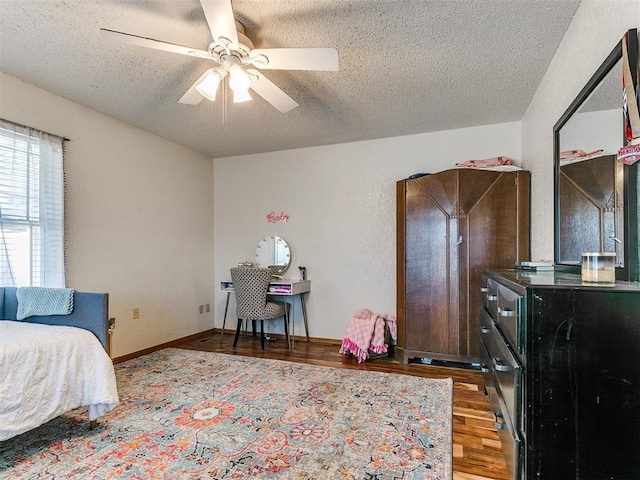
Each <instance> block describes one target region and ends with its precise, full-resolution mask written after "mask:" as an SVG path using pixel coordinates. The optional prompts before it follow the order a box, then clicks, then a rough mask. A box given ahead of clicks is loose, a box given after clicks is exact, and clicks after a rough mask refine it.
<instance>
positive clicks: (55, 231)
mask: <svg viewBox="0 0 640 480" xmlns="http://www.w3.org/2000/svg"><path fill="white" fill-rule="evenodd" d="M62 142H63V139H62V138H61V137H58V136H55V135H51V134H48V133H45V132H41V131H38V130H35V129H32V128H28V127H24V126H21V125H16V124H14V123H11V122H8V121H6V120H0V285H12V286H18V287H19V286H42V287H64V286H65V272H64V178H63V149H62Z"/></svg>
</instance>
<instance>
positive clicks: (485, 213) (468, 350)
mask: <svg viewBox="0 0 640 480" xmlns="http://www.w3.org/2000/svg"><path fill="white" fill-rule="evenodd" d="M528 192H529V172H517V173H516V172H505V173H499V172H493V171H478V170H476V171H467V170H465V171H460V186H459V222H458V223H459V228H460V239H459V242H460V245H459V249H458V254H459V259H458V262H459V264H460V265H463V266H464V267H463V268H460V270H459V277H458V281H459V282H460V286H459V288H458V291H459V292H460V297H459V300H460V306H459V313H460V314H459V317H458V322H459V326H458V330H459V354H460V356H462V357H471V358H477V357H480V320H479V318H478V312H479V311H480V307H481V306H482V303H483V297H482V294H481V292H480V287H481V285H482V273H483V272H484V271H485V270H496V269H503V268H513V266H514V264H515V263H516V262H519V261H522V260H527V259H528V258H529V257H528V255H529V241H528V238H529V235H528V233H529V232H528V228H529V227H528V225H529V221H528V212H529V193H528ZM521 229H524V234H523V235H520V230H521Z"/></svg>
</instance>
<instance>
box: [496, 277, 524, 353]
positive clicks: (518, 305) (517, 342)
mask: <svg viewBox="0 0 640 480" xmlns="http://www.w3.org/2000/svg"><path fill="white" fill-rule="evenodd" d="M489 280H490V279H489ZM496 297H497V299H496V302H495V303H496V313H495V316H494V315H493V314H492V317H493V319H494V320H495V322H496V323H497V324H498V325H499V326H500V330H502V333H503V334H504V336H505V339H506V340H507V343H508V344H509V345H510V346H511V348H513V349H514V350H515V351H517V352H519V353H524V341H523V339H524V332H523V330H524V322H523V313H524V297H523V296H522V295H519V294H518V293H516V292H514V291H513V290H511V289H509V288H508V287H505V286H504V285H498V286H497V294H496Z"/></svg>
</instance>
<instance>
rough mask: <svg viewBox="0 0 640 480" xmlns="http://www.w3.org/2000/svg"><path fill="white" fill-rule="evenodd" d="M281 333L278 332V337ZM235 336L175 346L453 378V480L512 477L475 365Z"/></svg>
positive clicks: (328, 344) (329, 344)
mask: <svg viewBox="0 0 640 480" xmlns="http://www.w3.org/2000/svg"><path fill="white" fill-rule="evenodd" d="M276 338H277V336H276ZM232 341H233V335H232V334H231V335H230V334H229V333H228V332H225V335H224V338H223V341H222V343H221V342H220V334H219V333H216V334H214V335H212V336H209V337H204V338H200V339H192V340H189V341H185V342H183V343H180V344H178V345H176V346H177V347H179V348H187V349H192V350H204V351H208V352H219V353H227V354H231V355H245V356H253V357H261V358H272V359H279V360H287V361H291V362H302V363H307V364H311V365H319V366H328V367H338V368H348V369H358V370H370V371H379V372H388V373H398V374H403V375H414V376H419V377H425V378H449V377H450V378H452V379H453V381H454V388H453V419H452V429H453V480H508V478H509V476H508V473H507V468H506V463H505V460H504V455H503V454H502V447H501V444H500V440H499V437H498V433H497V431H496V429H495V424H494V422H493V416H492V413H491V409H490V408H489V401H488V399H487V397H486V395H484V382H483V379H482V374H481V373H480V372H478V371H475V370H468V369H461V368H450V367H436V366H433V365H418V364H409V365H405V364H403V363H401V362H400V361H398V360H396V359H395V358H393V356H390V357H383V358H378V359H375V360H369V361H367V362H364V363H361V364H358V362H357V361H356V359H355V358H353V357H351V356H348V355H342V354H340V353H339V346H338V345H337V344H336V342H321V341H312V342H306V341H301V340H300V339H298V340H297V341H296V349H295V351H290V350H288V348H287V344H286V342H285V341H284V339H281V338H277V340H276V341H275V342H268V343H267V345H266V348H265V350H264V351H262V350H261V348H260V341H259V338H258V339H255V338H253V337H252V336H251V335H243V336H241V337H240V340H239V342H238V347H236V348H234V347H233V346H232Z"/></svg>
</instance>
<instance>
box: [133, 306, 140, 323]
mask: <svg viewBox="0 0 640 480" xmlns="http://www.w3.org/2000/svg"><path fill="white" fill-rule="evenodd" d="M138 318H140V309H139V308H138V307H135V308H134V309H133V319H134V320H137V319H138Z"/></svg>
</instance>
